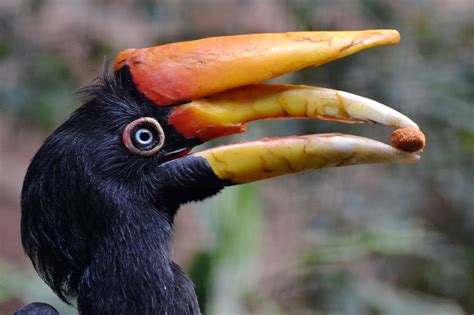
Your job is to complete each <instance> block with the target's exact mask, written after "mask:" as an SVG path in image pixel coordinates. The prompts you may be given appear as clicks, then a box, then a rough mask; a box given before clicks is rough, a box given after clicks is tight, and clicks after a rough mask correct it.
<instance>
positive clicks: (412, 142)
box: [390, 127, 426, 152]
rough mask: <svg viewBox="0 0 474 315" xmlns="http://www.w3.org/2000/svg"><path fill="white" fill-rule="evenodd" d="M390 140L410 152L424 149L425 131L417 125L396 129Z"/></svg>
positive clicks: (395, 145)
mask: <svg viewBox="0 0 474 315" xmlns="http://www.w3.org/2000/svg"><path fill="white" fill-rule="evenodd" d="M390 141H391V142H392V146H394V147H395V148H397V149H400V150H403V151H408V152H417V151H420V150H423V148H424V147H425V143H426V139H425V135H424V134H423V132H421V131H420V130H418V129H417V128H415V127H405V128H400V129H397V130H395V131H394V132H392V135H391V137H390Z"/></svg>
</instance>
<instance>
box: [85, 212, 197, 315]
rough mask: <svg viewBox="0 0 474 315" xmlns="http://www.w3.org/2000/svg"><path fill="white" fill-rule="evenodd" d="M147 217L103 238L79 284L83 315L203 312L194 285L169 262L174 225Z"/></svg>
mask: <svg viewBox="0 0 474 315" xmlns="http://www.w3.org/2000/svg"><path fill="white" fill-rule="evenodd" d="M145 211H148V214H149V212H150V210H145ZM135 213H136V212H135ZM142 214H143V212H142ZM144 216H145V217H146V218H140V219H133V218H125V219H124V221H126V222H120V220H119V222H116V224H114V225H113V226H112V227H111V228H110V229H109V230H108V231H107V232H105V235H103V237H101V240H100V243H99V244H98V246H97V247H96V248H97V249H96V251H95V254H94V256H93V259H92V262H91V264H90V266H89V267H88V268H87V269H86V271H85V272H84V275H83V277H82V281H81V283H80V287H79V294H78V308H79V311H80V312H81V314H168V315H173V314H199V308H198V305H197V298H196V294H195V292H194V289H193V285H192V283H191V281H190V280H189V279H188V278H187V277H186V275H185V274H184V272H182V271H181V269H180V268H179V267H178V266H177V265H176V264H174V263H173V262H172V261H171V258H170V253H171V239H172V223H171V222H170V220H169V219H167V218H166V216H165V215H164V214H156V213H154V214H153V215H146V212H145V215H144Z"/></svg>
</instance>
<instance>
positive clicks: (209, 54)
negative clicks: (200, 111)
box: [115, 30, 400, 106]
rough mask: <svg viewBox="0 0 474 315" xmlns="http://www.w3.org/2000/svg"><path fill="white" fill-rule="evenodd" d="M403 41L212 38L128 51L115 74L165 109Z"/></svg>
mask: <svg viewBox="0 0 474 315" xmlns="http://www.w3.org/2000/svg"><path fill="white" fill-rule="evenodd" d="M399 40H400V35H399V33H398V32H397V31H395V30H366V31H348V32H292V33H270V34H249V35H236V36H223V37H213V38H205V39H200V40H195V41H188V42H180V43H172V44H167V45H162V46H156V47H150V48H142V49H133V48H132V49H126V50H124V51H122V52H120V53H119V54H118V55H117V57H116V58H115V71H118V70H119V69H121V68H122V67H124V66H125V65H127V66H128V67H129V68H130V72H131V75H132V78H133V81H134V83H135V85H136V86H137V88H138V90H139V91H140V92H142V93H143V94H144V95H145V96H146V97H147V98H148V99H150V100H151V101H152V102H154V103H156V104H158V105H163V106H164V105H171V104H176V103H181V102H183V101H189V100H195V99H199V98H202V97H205V96H208V95H213V94H216V93H219V92H222V91H226V90H229V89H232V88H235V87H239V86H243V85H247V84H254V83H258V82H262V81H265V80H269V79H272V78H275V77H277V76H280V75H282V74H285V73H288V72H292V71H296V70H299V69H302V68H304V67H308V66H317V65H320V64H323V63H326V62H329V61H332V60H335V59H338V58H342V57H345V56H347V55H350V54H353V53H356V52H358V51H360V50H363V49H367V48H371V47H374V46H378V45H388V44H396V43H398V42H399Z"/></svg>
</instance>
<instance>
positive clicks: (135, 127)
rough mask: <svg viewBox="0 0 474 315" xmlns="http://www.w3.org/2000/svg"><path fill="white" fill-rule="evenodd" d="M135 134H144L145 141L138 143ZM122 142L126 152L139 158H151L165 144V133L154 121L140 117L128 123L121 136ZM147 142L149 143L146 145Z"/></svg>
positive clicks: (138, 139) (138, 140)
mask: <svg viewBox="0 0 474 315" xmlns="http://www.w3.org/2000/svg"><path fill="white" fill-rule="evenodd" d="M137 133H140V134H144V135H146V136H147V137H151V138H147V139H146V140H143V141H140V140H141V139H140V138H139V137H137ZM122 141H123V144H124V145H125V147H126V148H127V150H128V151H130V152H131V153H133V154H137V155H141V156H153V155H155V154H156V153H158V152H159V151H160V149H161V147H163V144H164V143H165V133H164V131H163V128H161V125H160V124H159V123H158V121H156V119H154V118H151V117H141V118H138V119H136V120H134V121H132V122H131V123H129V124H128V125H127V126H126V127H125V129H124V131H123V134H122ZM148 142H149V143H148Z"/></svg>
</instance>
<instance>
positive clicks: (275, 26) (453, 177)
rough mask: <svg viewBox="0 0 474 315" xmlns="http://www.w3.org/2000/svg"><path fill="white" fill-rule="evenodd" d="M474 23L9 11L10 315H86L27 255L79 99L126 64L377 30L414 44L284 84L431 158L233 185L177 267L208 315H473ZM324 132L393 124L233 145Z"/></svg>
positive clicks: (203, 209) (0, 303)
mask: <svg viewBox="0 0 474 315" xmlns="http://www.w3.org/2000/svg"><path fill="white" fill-rule="evenodd" d="M473 17H474V1H472V0H450V1H445V0H431V1H428V0H426V1H423V0H411V1H408V0H400V1H375V0H353V1H349V0H347V1H344V0H332V1H326V0H320V1H316V0H298V1H284V0H274V1H273V0H258V1H247V0H205V1H197V0H196V1H184V0H164V1H158V0H156V1H152V0H136V1H132V0H127V1H107V0H97V1H92V0H90V1H73V0H55V1H53V0H34V1H33V0H31V1H26V0H24V1H20V0H1V1H0V80H1V84H0V314H10V313H11V312H12V311H13V310H14V309H15V308H17V307H19V306H21V305H24V304H25V303H29V302H33V301H43V302H48V303H51V304H53V305H55V306H56V307H57V308H58V309H59V310H60V311H61V312H62V314H76V313H77V312H76V311H75V309H73V308H69V307H67V306H65V305H64V304H62V303H61V302H59V300H58V299H57V298H55V296H54V295H53V294H52V293H51V291H50V290H49V288H47V287H46V286H45V285H44V284H43V283H42V281H41V280H40V279H39V278H38V277H37V276H36V274H35V272H34V271H33V270H32V268H31V265H30V263H29V261H28V260H27V259H26V258H25V257H24V255H23V253H22V249H21V243H20V239H19V233H20V231H19V218H20V208H19V193H20V189H21V183H22V178H23V176H24V174H25V171H26V168H27V165H28V162H29V160H30V159H31V157H32V156H33V154H34V152H35V151H36V150H37V149H38V148H39V146H40V145H41V143H42V141H43V140H44V139H45V137H46V136H47V135H48V133H50V132H51V131H52V130H53V129H54V128H55V127H57V126H58V125H59V124H60V123H61V122H62V121H63V120H64V119H65V118H66V117H67V115H69V114H70V113H71V112H72V111H73V110H74V109H75V108H77V107H78V106H79V105H80V99H79V98H78V97H77V95H74V93H73V92H74V91H77V90H78V89H79V88H80V87H81V86H84V85H86V84H87V83H89V82H91V81H92V80H93V78H94V77H95V76H97V75H98V74H99V73H100V72H101V69H102V67H103V65H104V62H106V61H107V60H110V59H111V58H113V56H114V55H115V54H116V53H117V52H118V51H120V50H121V49H124V48H130V47H146V46H151V45H155V44H162V43H167V42H171V41H181V40H189V39H196V38H201V37H208V36H215V35H227V34H241V33H256V32H284V31H297V30H355V29H373V28H395V29H398V30H399V31H400V33H401V37H402V41H401V43H400V44H399V45H398V46H394V47H379V48H375V49H371V50H368V51H365V52H363V53H360V54H357V55H354V56H351V57H348V58H345V59H343V60H339V61H336V62H333V63H331V64H327V65H324V66H321V67H318V68H308V69H305V70H303V71H299V72H297V73H293V74H289V75H286V76H284V77H282V78H279V79H278V80H277V81H278V82H285V83H293V84H307V85H315V86H324V87H330V88H336V89H341V90H345V91H348V92H351V93H355V94H358V95H361V96H365V97H369V98H372V99H375V100H377V101H380V102H382V103H384V104H387V105H389V106H391V107H393V108H395V109H397V110H399V111H401V112H403V113H405V114H406V115H408V116H409V117H411V118H412V119H413V120H414V121H416V122H417V123H418V124H419V125H420V127H421V129H422V130H423V131H424V132H425V134H426V136H427V139H428V142H427V148H426V150H425V152H423V154H422V156H423V158H422V160H421V162H420V163H417V164H415V165H378V166H357V167H350V168H340V169H326V170H321V171H317V172H309V173H304V174H298V175H292V176H287V177H282V178H276V179H272V180H267V181H264V182H261V183H258V184H252V185H244V186H240V187H233V188H227V189H226V190H225V191H224V192H223V193H221V194H220V195H218V196H217V197H215V198H212V199H210V200H207V201H205V202H203V203H199V204H192V205H189V206H186V207H184V208H183V209H181V210H180V213H179V215H178V218H177V222H176V237H175V246H174V249H175V250H174V259H175V260H176V261H177V262H178V263H179V264H181V265H183V266H184V267H185V269H186V270H187V271H188V273H189V274H190V275H191V276H192V278H193V280H194V282H195V284H196V288H197V292H198V295H199V298H200V302H201V305H202V309H203V311H205V314H239V315H240V314H278V315H282V314H351V315H352V314H447V315H454V314H472V313H473V312H474V190H473V178H474V159H473V156H474V155H473V153H474V105H473V102H472V101H473V98H474V84H473V83H474V18H473ZM321 132H345V133H351V134H356V135H363V136H368V137H371V138H375V139H379V140H383V141H385V142H387V141H388V138H389V135H390V130H388V129H387V128H383V127H381V126H362V125H345V124H340V123H335V122H324V121H309V120H306V121H298V120H291V121H277V122H270V121H264V122H256V123H252V124H251V125H250V126H249V131H248V132H247V134H246V135H240V136H236V137H233V138H232V139H226V142H231V141H237V140H245V139H255V138H259V137H263V136H285V135H294V134H308V133H321ZM214 144H215V143H214ZM211 145H213V144H212V143H211ZM198 149H199V148H198Z"/></svg>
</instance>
